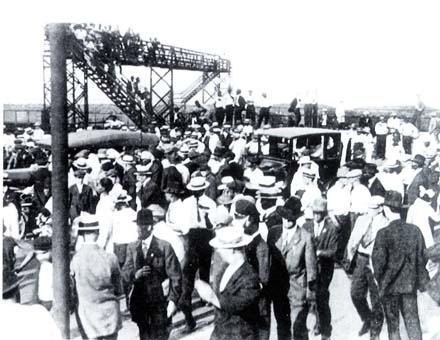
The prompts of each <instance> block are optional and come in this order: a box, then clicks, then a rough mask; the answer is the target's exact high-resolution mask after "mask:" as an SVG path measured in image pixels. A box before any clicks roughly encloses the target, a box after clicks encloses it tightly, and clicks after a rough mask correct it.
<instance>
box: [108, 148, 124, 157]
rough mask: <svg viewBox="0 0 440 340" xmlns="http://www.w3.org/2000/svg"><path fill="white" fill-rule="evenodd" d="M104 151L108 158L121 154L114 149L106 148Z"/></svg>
mask: <svg viewBox="0 0 440 340" xmlns="http://www.w3.org/2000/svg"><path fill="white" fill-rule="evenodd" d="M106 153H107V158H108V159H118V158H119V157H120V156H121V154H120V153H119V152H117V151H116V150H115V149H107V152H106Z"/></svg>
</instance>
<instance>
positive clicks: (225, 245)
mask: <svg viewBox="0 0 440 340" xmlns="http://www.w3.org/2000/svg"><path fill="white" fill-rule="evenodd" d="M251 242H252V236H250V235H246V234H245V233H244V231H243V229H241V228H236V227H224V228H221V229H218V230H217V231H216V236H215V237H214V238H213V239H212V240H211V241H209V244H210V245H211V247H213V248H218V249H233V248H242V247H245V246H247V245H248V244H249V243H251Z"/></svg>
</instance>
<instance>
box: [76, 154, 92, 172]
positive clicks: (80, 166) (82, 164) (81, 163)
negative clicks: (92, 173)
mask: <svg viewBox="0 0 440 340" xmlns="http://www.w3.org/2000/svg"><path fill="white" fill-rule="evenodd" d="M72 165H73V166H74V167H75V169H77V170H87V169H90V166H89V165H88V164H87V160H86V159H85V158H82V157H80V158H78V159H76V160H75V161H74V162H73V164H72Z"/></svg>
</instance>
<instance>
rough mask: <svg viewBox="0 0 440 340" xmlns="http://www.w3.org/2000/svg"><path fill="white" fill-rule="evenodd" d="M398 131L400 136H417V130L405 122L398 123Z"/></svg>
mask: <svg viewBox="0 0 440 340" xmlns="http://www.w3.org/2000/svg"><path fill="white" fill-rule="evenodd" d="M400 133H401V134H402V136H409V137H412V138H417V137H418V134H419V130H418V129H417V128H416V127H415V126H414V125H413V124H411V123H410V122H407V123H403V124H402V125H400Z"/></svg>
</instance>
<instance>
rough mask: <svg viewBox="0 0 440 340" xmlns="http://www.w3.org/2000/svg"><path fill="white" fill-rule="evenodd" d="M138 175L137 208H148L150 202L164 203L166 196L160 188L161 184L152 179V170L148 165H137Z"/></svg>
mask: <svg viewBox="0 0 440 340" xmlns="http://www.w3.org/2000/svg"><path fill="white" fill-rule="evenodd" d="M135 174H136V177H137V181H138V183H137V185H138V190H137V194H136V195H137V200H138V202H139V204H138V203H137V204H136V205H137V210H138V211H139V210H140V209H141V208H146V207H148V206H149V205H150V204H159V205H160V204H163V203H164V197H163V194H162V192H161V190H160V188H159V186H158V185H157V184H156V183H154V182H153V181H152V180H151V174H152V172H151V170H150V168H149V166H148V165H138V166H136V172H135Z"/></svg>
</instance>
